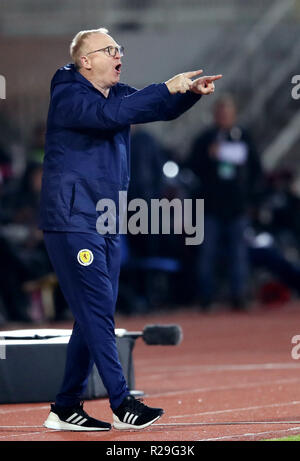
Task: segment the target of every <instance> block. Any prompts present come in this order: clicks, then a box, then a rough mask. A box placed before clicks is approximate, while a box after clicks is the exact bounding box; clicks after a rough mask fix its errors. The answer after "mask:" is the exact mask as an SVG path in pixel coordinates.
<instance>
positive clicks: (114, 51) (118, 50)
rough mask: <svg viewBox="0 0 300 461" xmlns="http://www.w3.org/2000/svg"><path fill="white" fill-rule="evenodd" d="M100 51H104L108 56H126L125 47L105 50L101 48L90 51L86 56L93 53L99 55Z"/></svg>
mask: <svg viewBox="0 0 300 461" xmlns="http://www.w3.org/2000/svg"><path fill="white" fill-rule="evenodd" d="M98 51H104V53H105V54H106V55H107V56H111V57H113V58H114V57H115V56H116V54H117V53H119V55H120V56H124V46H106V47H105V48H100V50H95V51H90V52H89V53H86V56H87V55H89V54H92V53H98Z"/></svg>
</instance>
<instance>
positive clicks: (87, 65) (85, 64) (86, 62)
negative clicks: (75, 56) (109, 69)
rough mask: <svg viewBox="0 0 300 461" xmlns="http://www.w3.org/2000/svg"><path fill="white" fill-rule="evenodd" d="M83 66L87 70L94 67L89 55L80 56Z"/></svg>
mask: <svg viewBox="0 0 300 461" xmlns="http://www.w3.org/2000/svg"><path fill="white" fill-rule="evenodd" d="M80 62H81V66H82V67H84V68H85V69H87V70H90V69H91V68H92V66H91V63H90V60H89V58H88V57H87V56H81V58H80Z"/></svg>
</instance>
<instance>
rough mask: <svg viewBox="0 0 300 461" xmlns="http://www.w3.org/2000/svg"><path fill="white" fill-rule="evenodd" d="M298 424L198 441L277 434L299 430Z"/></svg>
mask: <svg viewBox="0 0 300 461" xmlns="http://www.w3.org/2000/svg"><path fill="white" fill-rule="evenodd" d="M299 430H300V426H297V427H290V428H289V429H281V430H279V431H278V430H277V431H265V432H253V433H245V434H236V435H224V436H222V437H213V438H209V439H200V440H198V442H204V441H207V442H209V441H214V440H225V439H234V438H240V437H257V436H258V435H266V434H279V433H283V432H292V431H299Z"/></svg>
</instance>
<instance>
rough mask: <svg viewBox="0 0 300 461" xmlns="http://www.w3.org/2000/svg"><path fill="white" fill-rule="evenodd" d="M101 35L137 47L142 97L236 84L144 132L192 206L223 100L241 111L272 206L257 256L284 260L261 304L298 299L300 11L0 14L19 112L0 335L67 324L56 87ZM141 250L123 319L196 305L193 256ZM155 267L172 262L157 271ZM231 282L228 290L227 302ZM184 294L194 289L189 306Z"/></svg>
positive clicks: (254, 285) (118, 6) (6, 128)
mask: <svg viewBox="0 0 300 461" xmlns="http://www.w3.org/2000/svg"><path fill="white" fill-rule="evenodd" d="M101 26H104V27H107V28H108V29H109V31H110V33H111V35H112V36H113V37H115V38H116V40H117V41H118V43H120V44H122V45H124V47H125V56H124V58H123V69H122V78H121V80H122V81H123V82H126V83H128V84H130V85H132V86H135V87H136V88H142V87H144V86H146V85H148V84H150V83H152V82H161V81H166V80H167V79H168V78H170V77H171V76H173V75H175V74H177V73H180V72H183V71H188V70H195V69H198V68H203V69H204V71H205V74H208V75H209V74H213V73H222V74H223V76H224V77H223V79H222V80H221V81H220V82H217V83H218V84H217V85H216V86H217V90H216V93H215V95H214V96H212V97H207V98H202V101H201V102H200V103H199V104H197V105H196V106H194V107H193V109H192V110H190V111H189V112H188V113H186V114H185V115H184V116H182V117H181V118H179V119H178V120H175V121H173V122H170V123H154V124H151V125H147V126H145V127H143V130H144V131H145V132H146V133H147V134H148V135H149V136H151V139H154V140H155V142H156V143H157V145H158V144H159V148H157V151H158V152H162V158H163V159H164V161H162V165H164V163H165V160H166V161H167V160H172V161H174V162H176V163H177V164H178V165H179V173H178V175H177V176H176V177H174V178H170V177H167V176H168V175H167V176H162V178H161V180H162V182H163V186H164V191H166V190H167V191H168V193H169V195H170V194H171V195H172V194H175V195H176V191H177V193H178V194H179V195H180V194H182V195H181V196H182V197H189V196H191V194H192V192H191V191H193V190H194V189H193V181H194V178H193V176H192V174H191V172H190V171H189V170H188V168H185V165H186V160H187V158H188V156H189V152H190V149H191V147H192V144H193V141H194V139H195V138H196V137H197V136H198V135H199V134H200V133H201V132H203V131H204V130H205V129H206V128H207V127H209V126H210V125H211V123H213V104H214V102H215V101H216V98H217V97H218V96H219V95H222V94H224V93H226V94H227V93H230V94H231V95H232V96H233V97H234V99H235V101H236V103H237V112H238V123H239V124H241V125H242V126H243V127H245V128H246V129H247V131H249V132H250V133H251V136H252V139H253V142H254V144H255V146H256V150H257V152H258V154H259V157H260V160H261V163H262V167H263V171H264V177H265V185H264V187H263V190H262V192H261V195H260V200H259V202H256V203H255V210H254V211H253V207H252V208H251V216H250V218H251V219H252V222H251V226H250V227H251V228H252V227H253V226H254V227H255V225H256V226H257V228H256V231H255V236H256V237H257V236H258V237H259V236H260V240H259V241H256V243H255V245H263V246H264V245H268V244H269V242H270V241H272V242H274V241H275V243H276V248H277V250H278V251H279V252H280V257H279V259H276V258H275V259H276V261H275V260H274V259H273V267H272V263H270V261H269V262H268V267H267V268H266V267H265V266H264V265H262V266H263V268H260V269H256V268H255V267H254V268H251V271H252V272H251V279H250V281H249V286H248V291H249V299H251V301H253V302H256V301H257V300H258V301H259V302H262V303H263V302H266V303H269V302H274V303H279V304H280V303H284V302H285V301H287V300H289V299H293V298H296V299H298V296H299V293H298V290H297V285H298V281H299V282H300V275H298V274H300V256H299V255H300V239H299V236H300V234H299V231H300V218H299V216H298V215H299V212H300V205H299V203H300V162H299V149H300V129H299V126H300V106H299V100H297V99H294V98H293V97H292V88H293V84H292V77H293V76H294V75H298V74H300V71H299V62H300V59H299V58H300V41H299V30H300V29H299V27H300V1H299V0H297V1H296V0H285V1H284V2H282V1H278V0H277V1H274V0H260V1H258V0H251V1H249V2H245V1H243V0H228V1H226V2H224V1H223V0H210V1H207V0H159V1H158V0H144V1H139V0H126V1H124V0H64V1H57V0H56V1H55V0H51V1H49V0H43V1H42V2H41V1H38V0H10V1H8V0H1V16H0V56H1V68H0V74H1V75H3V76H4V77H5V79H6V99H5V100H0V126H1V129H0V145H1V159H0V161H1V202H0V203H1V205H0V206H1V215H0V219H1V250H0V251H1V253H2V256H3V258H4V260H5V262H6V264H2V267H1V281H0V282H1V288H0V298H1V307H0V312H1V314H0V315H1V322H2V323H3V324H5V323H7V322H9V321H25V320H26V321H33V322H39V321H43V320H53V319H57V320H59V319H61V318H65V317H64V316H67V314H66V310H65V306H64V305H63V304H64V302H63V300H62V298H61V295H60V294H59V292H57V288H56V285H55V279H54V278H52V276H51V270H50V269H49V267H48V266H47V261H45V255H44V253H43V250H42V243H41V236H40V234H38V232H37V231H36V211H37V206H38V205H37V201H38V191H39V181H40V170H39V167H38V165H39V164H41V162H42V157H43V139H44V138H43V135H44V127H45V123H46V117H47V108H48V103H49V84H50V80H51V78H52V76H53V74H54V72H55V70H56V69H57V68H58V67H60V66H63V65H65V64H66V63H68V62H69V61H70V58H69V53H68V47H69V44H70V41H71V39H72V37H73V36H74V35H75V34H76V33H77V32H78V31H79V30H82V29H91V28H98V27H101ZM153 149H154V148H153ZM158 163H159V162H158ZM161 170H162V168H161ZM35 173H36V174H35ZM171 176H172V175H171ZM158 187H159V186H158ZM174 191H175V192H174ZM136 242H138V243H134V242H133V243H132V245H133V248H131V247H130V245H127V244H126V246H124V261H125V262H124V272H123V274H122V277H121V286H120V301H119V305H118V308H119V309H120V312H123V313H125V314H132V313H135V312H147V311H148V310H149V309H150V308H156V307H159V306H168V308H172V307H174V306H176V305H189V304H190V305H194V304H193V303H194V295H195V293H194V295H193V286H194V285H195V284H197V280H196V277H194V274H195V271H196V269H195V267H196V263H195V260H194V254H193V253H194V249H191V248H188V249H186V248H185V249H184V251H183V252H180V251H179V250H178V245H177V243H178V242H177V241H176V242H175V243H174V242H172V243H170V245H165V242H166V240H164V244H163V247H164V249H165V254H161V253H160V251H159V250H158V252H157V254H155V253H151V249H150V250H149V248H148V247H147V250H146V252H145V253H143V251H144V250H145V246H144V243H140V241H139V239H136ZM272 244H273V243H272ZM155 245H156V243H154V246H155ZM166 247H168V251H167V250H166ZM155 248H157V246H155ZM132 254H134V255H137V256H138V259H139V264H142V266H138V265H136V266H135V268H136V267H139V268H140V267H143V269H144V272H145V273H146V276H145V277H146V278H145V279H143V280H142V281H141V280H138V281H137V274H136V272H134V270H133V272H132V270H131V269H132V267H133V266H134V264H131V263H132V259H130V258H132ZM149 255H150V256H151V255H152V256H153V255H155V256H157V257H158V258H162V256H163V257H164V259H163V260H162V259H160V261H153V260H151V261H149ZM147 258H148V259H147ZM140 259H142V260H143V262H140ZM146 259H147V261H146ZM2 261H3V260H2ZM178 261H179V266H177V265H176V264H177V263H178ZM274 261H275V262H274ZM156 264H158V266H157V265H156ZM280 264H281V265H280ZM274 266H275V267H274ZM279 266H280V267H279ZM180 267H181V269H180ZM126 268H127V269H128V270H127V271H126V270H125V269H126ZM153 268H154V269H155V274H153V273H152V275H151V276H149V273H148V272H147V271H148V269H149V271H151V269H153ZM182 268H183V269H182ZM158 269H159V270H158ZM289 271H291V272H290V277H286V276H287V273H288V272H289ZM178 273H179V276H178ZM176 274H177V275H176ZM154 275H155V276H154ZM223 275H224V274H219V273H218V275H217V276H216V277H217V283H218V290H219V291H220V299H221V301H222V300H223V288H224V283H225V284H226V282H224V280H225V279H224V277H223ZM173 276H174V277H175V278H174V277H173ZM176 276H178V278H176ZM179 280H181V283H184V284H185V286H183V287H182V288H181V291H180V289H179V292H177V291H176V290H177V289H178V283H179V286H180V282H178V281H179ZM186 283H187V284H188V285H186ZM187 286H188V287H190V288H188V289H187V288H186V287H187ZM187 290H188V293H186V291H187ZM224 290H225V291H226V289H224ZM299 290H300V283H299ZM194 291H196V290H194ZM224 296H225V295H224ZM225 298H226V297H225ZM225 298H224V299H225ZM57 306H60V307H57Z"/></svg>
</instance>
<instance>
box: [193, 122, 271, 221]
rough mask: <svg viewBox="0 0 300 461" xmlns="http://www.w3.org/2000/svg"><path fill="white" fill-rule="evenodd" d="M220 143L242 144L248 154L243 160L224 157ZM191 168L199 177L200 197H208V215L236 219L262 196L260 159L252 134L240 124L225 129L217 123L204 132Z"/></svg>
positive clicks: (194, 149)
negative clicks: (260, 190) (260, 193)
mask: <svg viewBox="0 0 300 461" xmlns="http://www.w3.org/2000/svg"><path fill="white" fill-rule="evenodd" d="M220 143H225V144H226V146H230V144H227V143H232V146H233V147H234V146H236V145H237V144H239V146H240V148H241V151H242V150H244V155H245V157H244V158H243V159H242V158H240V159H239V161H238V160H236V161H230V160H229V159H224V158H222V154H220V153H219V146H220ZM241 157H242V155H241ZM189 167H190V168H191V169H192V171H193V172H194V173H195V175H196V176H197V178H198V180H199V189H198V196H200V197H201V198H203V199H204V204H205V214H210V215H214V216H217V217H219V218H224V219H232V218H235V217H237V216H238V215H242V214H244V213H245V212H246V211H247V208H248V206H249V205H250V204H251V203H253V201H256V199H257V198H258V194H259V185H260V181H261V177H262V171H261V166H260V161H259V158H258V155H257V152H256V150H255V147H254V145H253V143H252V141H251V139H250V137H249V135H248V134H247V132H246V131H245V130H243V129H242V128H240V127H239V126H233V127H232V128H231V129H230V130H222V129H220V128H219V127H218V126H216V125H215V126H213V127H211V128H209V129H208V130H206V131H205V132H204V133H202V134H201V135H200V136H199V137H198V138H197V139H196V140H195V142H194V145H193V147H192V151H191V156H190V160H189Z"/></svg>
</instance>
